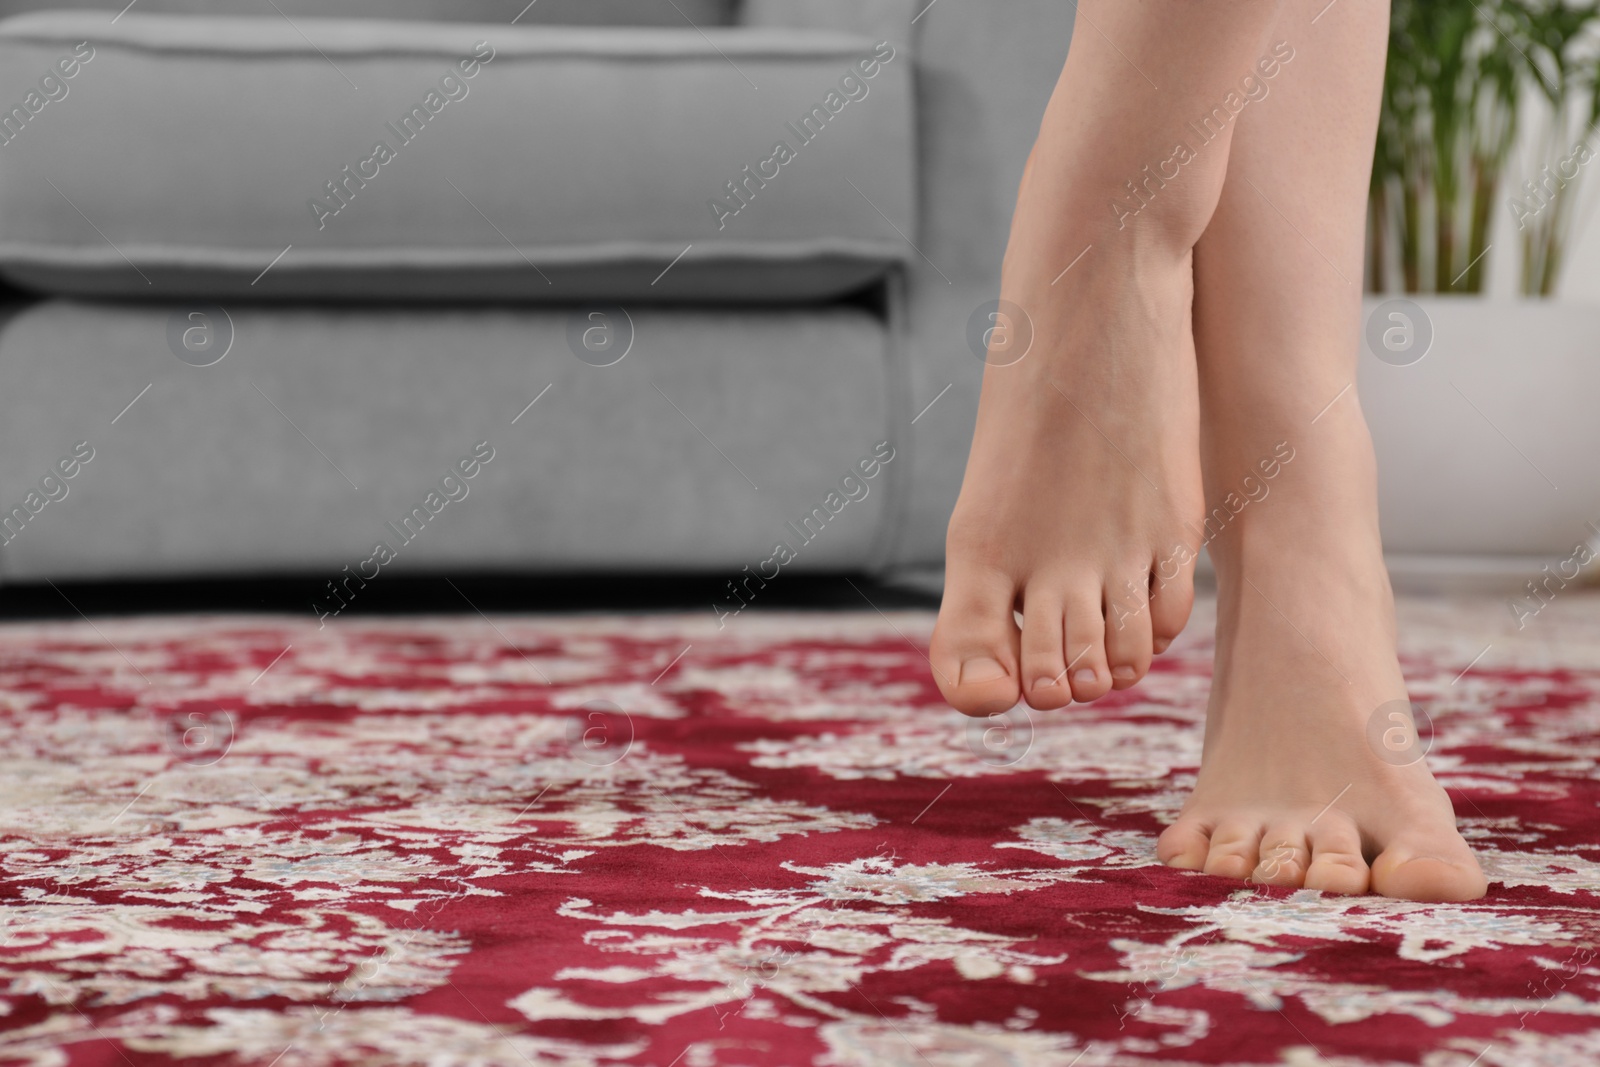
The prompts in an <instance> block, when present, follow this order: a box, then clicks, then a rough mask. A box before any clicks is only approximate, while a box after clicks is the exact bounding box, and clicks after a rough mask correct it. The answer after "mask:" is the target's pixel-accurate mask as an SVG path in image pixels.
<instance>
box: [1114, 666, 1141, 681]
mask: <svg viewBox="0 0 1600 1067" xmlns="http://www.w3.org/2000/svg"><path fill="white" fill-rule="evenodd" d="M1111 677H1113V678H1115V679H1116V680H1117V681H1119V682H1131V681H1133V680H1134V679H1135V678H1137V677H1139V672H1138V671H1136V670H1134V669H1133V668H1132V667H1112V668H1111Z"/></svg>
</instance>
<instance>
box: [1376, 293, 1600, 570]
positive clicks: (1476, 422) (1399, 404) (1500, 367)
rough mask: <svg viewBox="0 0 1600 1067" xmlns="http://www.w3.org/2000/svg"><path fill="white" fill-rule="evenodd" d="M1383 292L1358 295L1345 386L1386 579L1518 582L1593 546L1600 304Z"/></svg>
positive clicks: (1599, 496)
mask: <svg viewBox="0 0 1600 1067" xmlns="http://www.w3.org/2000/svg"><path fill="white" fill-rule="evenodd" d="M1390 299H1391V298H1368V299H1367V300H1365V301H1364V305H1363V321H1364V323H1365V324H1366V330H1365V338H1364V342H1363V346H1362V352H1361V363H1360V372H1359V377H1358V383H1359V389H1360V394H1361V405H1362V408H1363V410H1364V411H1365V413H1366V417H1367V421H1368V423H1369V425H1370V426H1371V428H1372V437H1373V443H1374V445H1375V447H1376V449H1377V455H1378V496H1379V506H1380V508H1381V515H1382V524H1383V540H1384V547H1385V550H1386V551H1387V552H1388V553H1389V554H1390V565H1391V570H1392V571H1394V572H1396V581H1397V584H1400V585H1410V586H1416V585H1418V584H1422V585H1426V584H1429V583H1428V580H1427V579H1428V575H1429V574H1430V573H1433V574H1435V575H1436V576H1438V577H1440V578H1441V582H1440V584H1442V585H1445V586H1452V587H1460V585H1461V584H1462V582H1463V580H1464V579H1468V578H1470V577H1471V576H1472V575H1473V574H1479V575H1481V576H1482V577H1483V578H1484V579H1486V580H1487V581H1488V583H1489V584H1504V580H1505V579H1507V578H1510V579H1515V580H1517V581H1518V582H1520V580H1521V579H1525V578H1526V577H1528V576H1529V575H1530V574H1531V573H1533V572H1537V571H1538V570H1539V568H1540V567H1541V566H1543V565H1544V564H1546V563H1550V564H1552V565H1553V564H1556V563H1558V562H1560V561H1562V560H1565V559H1567V558H1568V557H1569V556H1570V555H1571V554H1572V551H1573V548H1574V546H1575V545H1577V544H1579V543H1594V542H1597V541H1600V304H1589V303H1566V302H1562V301H1543V300H1539V301H1536V300H1508V299H1483V298H1480V297H1459V296H1448V297H1443V296H1421V297H1410V298H1403V299H1406V300H1408V301H1409V302H1410V306H1409V307H1406V306H1404V305H1393V304H1391V303H1390ZM1393 299H1401V298H1393ZM1419 313H1420V317H1418V316H1419ZM1393 314H1399V315H1400V316H1401V317H1400V318H1394V317H1392V316H1393ZM1412 319H1415V321H1410V322H1409V329H1410V330H1411V331H1412V333H1411V336H1410V340H1411V347H1410V348H1409V349H1407V346H1406V341H1407V339H1408V338H1407V329H1408V320H1412ZM1425 332H1431V342H1429V341H1428V340H1427V338H1426V336H1425ZM1385 333H1388V336H1387V338H1385V337H1384V334H1385ZM1424 343H1427V350H1426V354H1423V355H1421V358H1416V357H1417V356H1418V352H1419V349H1420V347H1421V346H1422V345H1423V344H1424ZM1375 346H1376V348H1377V349H1378V350H1380V351H1382V352H1383V353H1384V357H1383V358H1380V357H1379V356H1378V355H1377V354H1375V352H1374V347H1375ZM1413 360H1414V361H1413ZM1480 584H1482V583H1480Z"/></svg>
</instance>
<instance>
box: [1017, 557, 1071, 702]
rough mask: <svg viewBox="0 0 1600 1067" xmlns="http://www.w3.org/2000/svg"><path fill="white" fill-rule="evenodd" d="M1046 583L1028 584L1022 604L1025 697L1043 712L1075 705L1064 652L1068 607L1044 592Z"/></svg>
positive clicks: (1040, 580)
mask: <svg viewBox="0 0 1600 1067" xmlns="http://www.w3.org/2000/svg"><path fill="white" fill-rule="evenodd" d="M1041 586H1043V587H1044V589H1048V588H1049V585H1048V584H1047V583H1046V582H1045V581H1044V580H1042V579H1035V580H1033V581H1030V582H1029V583H1028V589H1027V592H1025V593H1024V594H1023V602H1022V683H1023V690H1022V696H1023V699H1025V700H1026V701H1027V702H1028V706H1029V707H1033V708H1038V709H1039V710H1041V711H1045V710H1048V709H1050V708H1059V707H1061V706H1062V705H1063V704H1070V703H1071V702H1072V689H1071V688H1070V687H1069V686H1068V684H1067V661H1066V657H1065V655H1064V654H1063V652H1062V647H1063V646H1062V641H1063V640H1064V638H1065V633H1064V631H1065V625H1066V624H1065V618H1064V615H1065V611H1066V609H1065V607H1064V606H1063V604H1062V603H1061V598H1060V596H1059V595H1054V596H1053V595H1051V594H1050V593H1049V592H1044V591H1041V590H1040V587H1041Z"/></svg>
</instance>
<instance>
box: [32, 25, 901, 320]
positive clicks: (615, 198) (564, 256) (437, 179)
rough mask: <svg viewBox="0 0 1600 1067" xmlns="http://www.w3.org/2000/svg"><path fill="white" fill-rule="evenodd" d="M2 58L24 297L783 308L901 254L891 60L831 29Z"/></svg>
mask: <svg viewBox="0 0 1600 1067" xmlns="http://www.w3.org/2000/svg"><path fill="white" fill-rule="evenodd" d="M902 47H903V46H902ZM0 68H3V69H5V70H9V71H11V72H13V74H14V75H15V77H14V78H13V79H12V80H11V81H10V82H8V85H9V86H10V88H7V89H6V90H5V92H6V93H8V94H10V95H8V96H6V97H4V98H3V99H0V109H3V111H4V114H3V115H0V137H3V140H0V272H3V273H4V275H5V276H6V278H8V279H9V280H11V281H12V282H14V283H15V284H17V285H20V286H23V287H25V288H30V289H33V290H35V291H40V292H43V293H48V294H60V295H77V296H93V297H100V298H106V297H110V298H152V297H158V298H171V297H174V296H182V297H183V298H184V299H187V300H194V299H196V298H218V299H220V298H229V299H237V298H239V297H259V298H264V299H265V298H281V299H294V300H309V301H324V300H326V301H335V300H338V301H348V300H393V299H404V300H439V301H459V300H517V301H524V300H534V301H551V302H560V303H573V302H584V301H595V300H608V301H628V300H634V301H637V300H646V299H648V300H657V301H669V302H700V303H727V302H729V301H746V302H766V303H772V302H800V301H816V300H823V299H830V298H835V297H838V296H841V295H844V294H847V293H849V292H851V291H853V290H857V289H859V288H861V287H863V286H864V285H867V284H869V283H871V282H873V281H874V280H875V279H878V278H880V277H881V276H882V275H884V274H885V273H886V272H887V271H889V270H890V269H891V268H893V267H894V266H895V265H897V264H899V263H902V262H905V261H906V260H908V259H909V258H910V256H911V255H914V254H915V253H914V252H912V246H911V245H910V242H911V241H914V240H915V239H916V238H915V233H914V229H913V218H914V206H915V204H914V192H913V189H914V187H913V147H914V146H913V127H914V120H913V107H912V78H911V59H910V57H909V56H908V55H904V54H896V53H895V52H894V49H893V48H891V47H890V46H888V45H882V46H880V45H877V44H875V42H874V41H873V40H872V39H871V38H869V37H864V36H858V35H855V34H851V33H845V32H835V31H826V30H794V29H764V28H752V27H715V26H711V27H705V28H703V29H696V28H689V27H684V28H681V29H668V28H655V27H650V28H641V27H605V28H593V27H572V26H522V25H517V26H505V25H499V26H491V25H471V24H460V23H424V22H413V23H406V22H387V21H372V20H340V19H316V18H296V19H294V20H293V21H290V20H289V19H286V18H266V19H256V18H236V17H206V16H187V17H185V16H173V15H161V14H141V13H139V11H138V9H136V8H135V9H133V10H132V11H129V12H128V13H126V14H124V15H123V16H121V17H120V18H118V19H117V20H116V21H115V22H109V21H108V20H107V18H106V17H105V14H104V13H103V12H56V11H51V12H35V13H32V14H24V15H19V16H16V17H14V18H11V19H7V20H5V21H4V22H0ZM69 72H70V73H69ZM24 78H26V80H22V79H24ZM780 145H782V146H784V147H783V148H780V147H779V146H780Z"/></svg>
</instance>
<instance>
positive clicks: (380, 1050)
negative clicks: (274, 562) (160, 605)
mask: <svg viewBox="0 0 1600 1067" xmlns="http://www.w3.org/2000/svg"><path fill="white" fill-rule="evenodd" d="M1209 611H1210V608H1209V606H1208V605H1205V604H1202V605H1201V607H1200V609H1198V612H1197V618H1196V620H1195V622H1194V624H1192V626H1191V629H1190V631H1189V633H1188V634H1187V635H1186V636H1185V637H1184V638H1183V639H1182V640H1181V641H1180V642H1179V643H1178V644H1177V645H1176V646H1174V648H1173V649H1172V650H1171V651H1170V652H1169V653H1168V654H1167V655H1165V656H1162V657H1159V658H1158V659H1157V665H1156V667H1155V669H1154V672H1153V673H1152V675H1151V676H1150V678H1149V679H1148V680H1147V681H1146V682H1145V683H1144V684H1143V685H1142V686H1140V687H1139V688H1137V689H1135V690H1133V691H1130V692H1128V693H1124V694H1116V695H1114V696H1112V697H1111V698H1108V699H1106V700H1104V701H1102V702H1100V703H1098V704H1095V705H1090V706H1078V707H1075V708H1072V709H1070V710H1068V711H1065V712H1056V713H1033V714H1031V716H1025V715H1023V714H1021V713H1018V712H1013V713H1012V714H1011V715H1010V716H1009V717H1008V719H1006V720H1000V721H992V722H984V721H980V722H977V723H975V724H972V725H969V723H968V720H964V719H961V718H960V717H959V716H957V715H956V714H955V713H954V712H951V711H950V710H948V709H947V708H945V707H944V705H943V703H942V702H941V700H940V698H939V695H938V692H937V690H936V689H935V688H934V686H933V684H932V683H931V681H930V679H929V668H928V664H927V661H926V659H925V652H926V640H927V635H928V634H929V632H930V631H931V628H932V622H933V619H932V615H931V614H928V613H924V612H892V613H887V614H885V613H880V612H877V611H874V610H872V609H871V608H869V607H867V606H866V605H865V604H864V605H863V610H862V611H861V612H859V613H839V614H784V615H762V614H752V613H746V614H745V615H744V616H741V617H739V618H737V619H733V620H731V621H729V622H728V623H727V624H726V626H725V627H724V628H723V629H721V630H719V629H718V628H717V625H716V621H715V619H714V618H713V616H712V614H711V612H710V611H707V612H706V613H705V614H704V615H695V616H641V617H618V616H604V617H572V618H556V617H545V618H540V617H527V616H503V617H498V618H495V619H493V620H492V621H491V620H489V619H486V618H484V617H480V616H477V615H467V616H462V617H459V618H445V617H441V618H421V619H392V620H379V621H349V622H344V621H341V622H340V623H338V624H334V625H329V626H327V627H326V628H324V629H321V630H318V628H317V627H316V625H315V624H314V623H301V622H299V621H297V620H286V619H281V618H268V617H240V616H222V617H209V618H167V619H151V620H121V621H113V620H98V621H96V622H94V623H89V622H79V623H71V624H68V623H48V624H45V623H40V624H26V625H22V624H17V625H8V626H5V627H0V834H3V869H0V1063H7V1064H9V1063H23V1064H29V1065H37V1067H57V1065H68V1064H73V1065H77V1064H83V1065H93V1067H101V1065H105V1067H110V1065H115V1064H137V1065H141V1067H142V1065H145V1064H159V1065H169V1064H170V1065H178V1064H191V1065H210V1064H224V1063H227V1064H250V1065H259V1067H267V1065H271V1064H275V1065H276V1067H324V1065H334V1064H347V1063H348V1064H363V1065H387V1064H395V1065H428V1067H443V1065H455V1064H461V1065H473V1067H529V1065H532V1067H546V1065H551V1067H604V1065H613V1064H615V1065H623V1064H627V1065H655V1067H712V1065H736V1064H738V1065H743V1064H749V1065H768V1064H796V1065H802V1064H803V1065H815V1067H858V1065H859V1067H881V1065H891V1067H898V1065H905V1067H917V1065H920V1067H929V1065H936V1067H945V1065H952V1067H954V1065H961V1067H989V1065H1002V1064H1049V1065H1057V1064H1059V1065H1061V1067H1069V1065H1077V1067H1104V1065H1129V1067H1133V1065H1141V1067H1142V1065H1154V1064H1166V1065H1177V1064H1185V1065H1187V1064H1252V1065H1254V1064H1262V1065H1264V1064H1288V1065H1306V1067H1310V1065H1313V1064H1327V1065H1332V1067H1356V1065H1379V1064H1425V1065H1428V1067H1450V1065H1459V1067H1467V1065H1468V1064H1474V1065H1477V1067H1528V1065H1548V1067H1555V1065H1569V1064H1570V1065H1580V1064H1581V1065H1585V1067H1588V1065H1592V1064H1595V1063H1597V1062H1600V913H1597V911H1596V904H1597V901H1600V820H1597V818H1596V814H1597V813H1596V804H1597V801H1600V781H1597V775H1596V761H1597V759H1600V601H1597V600H1595V599H1593V598H1585V597H1582V596H1578V595H1576V594H1573V595H1568V596H1566V597H1565V598H1564V599H1561V600H1558V601H1556V602H1555V603H1553V604H1551V605H1549V606H1548V607H1546V608H1545V609H1544V610H1543V611H1541V612H1540V614H1539V615H1538V617H1537V618H1534V619H1531V620H1524V622H1525V627H1524V629H1522V630H1518V629H1517V628H1516V626H1515V622H1516V620H1515V617H1514V616H1513V614H1512V613H1511V612H1509V611H1508V610H1507V609H1506V606H1505V604H1504V603H1503V602H1501V601H1488V600H1455V601H1410V602H1406V603H1404V604H1402V606H1401V620H1402V631H1403V633H1404V640H1405V649H1404V652H1405V656H1404V662H1405V668H1406V673H1407V677H1408V681H1409V684H1410V685H1411V688H1412V694H1413V698H1414V699H1415V700H1416V701H1417V703H1418V704H1419V705H1420V706H1421V707H1423V708H1424V709H1426V710H1427V712H1428V713H1429V715H1430V717H1431V718H1432V721H1433V733H1434V736H1433V739H1432V742H1431V744H1432V750H1431V752H1430V754H1429V756H1428V759H1429V762H1430V764H1431V765H1432V766H1433V768H1434V770H1435V773H1436V774H1437V775H1438V776H1439V777H1440V779H1441V780H1442V782H1443V783H1444V785H1445V786H1446V787H1447V788H1448V789H1449V790H1450V792H1451V795H1452V797H1453V798H1454V799H1455V803H1456V808H1457V811H1458V813H1459V815H1460V817H1461V824H1462V827H1463V829H1464V832H1465V833H1466V835H1467V836H1468V839H1469V841H1470V842H1471V843H1472V844H1473V845H1474V847H1475V848H1476V849H1478V850H1479V853H1480V855H1481V857H1482V859H1483V862H1484V866H1485V868H1486V870H1487V871H1488V873H1489V877H1490V883H1491V885H1490V892H1489V896H1488V898H1487V899H1485V900H1482V901H1479V902H1475V903H1472V904H1468V905H1435V904H1414V903H1405V902H1398V901H1389V900H1383V899H1380V898H1374V897H1366V898H1356V899H1351V898H1335V897H1324V896H1321V895H1319V894H1317V893H1312V892H1304V891H1302V892H1293V891H1287V890H1278V889H1268V888H1263V887H1255V886H1248V885H1243V884H1239V883H1233V882H1227V881H1223V880H1219V879H1215V878H1210V877H1206V876H1204V875H1200V874H1194V873H1187V872H1179V871H1172V870H1168V869H1166V868H1164V867H1162V866H1161V865H1160V864H1158V863H1157V861H1156V859H1155V856H1154V844H1155V837H1156V835H1157V833H1158V832H1159V831H1160V829H1161V828H1162V826H1163V825H1165V824H1166V823H1167V822H1169V821H1171V819H1172V818H1173V817H1174V815H1175V814H1176V812H1177V810H1178V808H1179V806H1180V804H1181V803H1182V801H1183V798H1184V796H1185V794H1186V792H1187V789H1188V787H1189V785H1190V784H1191V783H1192V781H1193V777H1194V772H1195V768H1196V766H1197V764H1198V760H1199V755H1200V731H1201V722H1202V716H1203V709H1204V704H1205V698H1206V693H1207V689H1208V685H1209V675H1210V648H1211V646H1210V639H1209V636H1208V635H1209V630H1210V619H1209ZM1485 646H1487V648H1486V647H1485ZM1475 657H1476V659H1475ZM1469 664H1470V669H1469Z"/></svg>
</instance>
